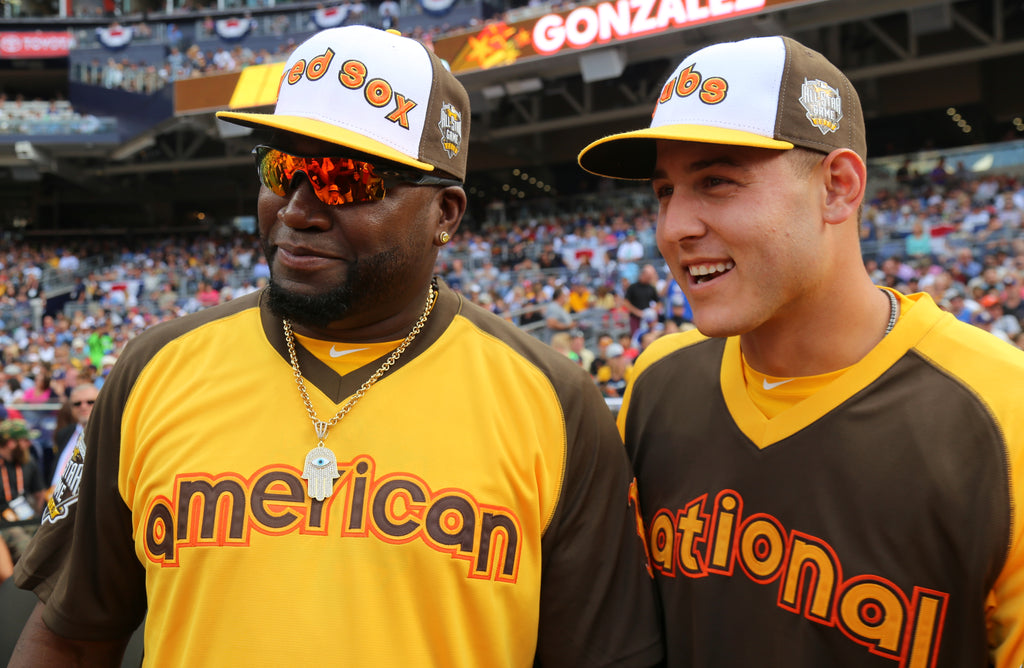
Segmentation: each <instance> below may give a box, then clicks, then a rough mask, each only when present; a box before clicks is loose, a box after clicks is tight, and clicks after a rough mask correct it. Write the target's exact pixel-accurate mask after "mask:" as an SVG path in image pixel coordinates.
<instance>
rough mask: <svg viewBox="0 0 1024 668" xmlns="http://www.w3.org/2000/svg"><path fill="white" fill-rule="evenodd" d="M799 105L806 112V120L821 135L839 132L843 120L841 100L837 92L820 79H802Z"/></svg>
mask: <svg viewBox="0 0 1024 668" xmlns="http://www.w3.org/2000/svg"><path fill="white" fill-rule="evenodd" d="M800 104H801V105H803V107H804V109H806V110H807V120H809V121H810V122H811V124H812V125H813V126H814V127H816V128H818V129H819V130H821V134H823V135H827V134H828V133H830V132H836V131H837V130H839V121H841V120H842V119H843V99H842V98H841V97H839V91H838V90H837V89H835V88H833V87H832V86H829V85H828V84H827V83H825V82H824V81H822V80H821V79H813V80H808V79H804V84H803V86H802V87H801V88H800Z"/></svg>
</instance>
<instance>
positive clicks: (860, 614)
mask: <svg viewBox="0 0 1024 668" xmlns="http://www.w3.org/2000/svg"><path fill="white" fill-rule="evenodd" d="M707 500H708V495H707V494H704V495H702V496H699V497H697V498H696V499H693V500H692V501H690V502H689V503H688V504H687V505H686V507H685V508H682V509H680V510H675V511H673V510H670V509H665V508H662V509H660V510H658V511H657V512H656V513H654V515H653V517H652V518H651V523H650V527H649V533H650V552H651V560H652V562H653V564H654V568H655V569H656V570H657V571H659V572H660V573H661V574H662V575H665V576H668V577H675V576H676V575H683V576H686V577H691V578H701V577H708V576H710V575H715V574H717V575H725V576H730V577H731V576H734V575H738V573H737V570H736V566H737V564H738V565H739V567H740V572H742V573H743V574H744V575H745V576H746V577H747V578H749V579H750V580H752V581H754V582H757V583H759V584H763V585H767V584H771V583H773V582H776V581H777V582H778V587H779V595H778V603H777V604H778V606H779V607H780V608H782V609H784V610H788V611H789V612H792V613H794V614H797V615H803V616H804V617H806V618H807V619H809V620H811V621H814V622H817V623H819V624H823V625H825V626H831V627H835V628H837V629H839V630H840V631H842V632H843V633H844V634H846V636H847V637H849V638H850V639H851V640H853V641H854V642H858V643H860V644H862V645H864V646H866V647H868V648H869V650H870V651H871V652H872V653H873V654H877V655H879V656H884V657H886V658H889V659H892V660H894V661H899V665H900V666H901V668H917V667H921V668H924V667H925V666H932V665H934V659H935V657H937V656H938V653H939V644H940V642H941V640H942V629H943V623H944V621H945V615H946V608H947V604H948V601H949V595H948V594H945V593H943V592H939V591H934V590H932V589H926V588H923V587H914V591H913V594H912V595H911V596H909V597H908V596H907V594H906V593H905V592H904V591H903V590H902V589H900V588H899V587H898V586H896V585H895V584H894V583H892V582H891V581H889V580H887V579H885V578H883V577H879V576H876V575H857V576H854V577H850V578H847V579H844V577H843V568H842V564H841V563H840V561H839V557H838V556H837V555H836V553H835V550H833V548H832V546H831V545H829V544H828V543H827V542H825V541H824V540H822V539H820V538H817V537H815V536H812V535H810V534H806V533H801V532H800V531H796V530H792V531H787V530H786V528H785V527H784V526H783V525H782V523H781V522H779V520H778V519H776V518H775V517H772V516H771V515H768V514H765V513H756V514H752V515H748V516H746V517H744V516H743V497H741V496H740V494H739V493H738V492H736V491H734V490H731V489H727V490H723V491H721V492H719V493H718V495H717V496H716V497H715V500H714V504H713V507H712V508H711V512H710V513H709V512H707V509H706V505H707Z"/></svg>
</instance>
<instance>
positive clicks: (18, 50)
mask: <svg viewBox="0 0 1024 668" xmlns="http://www.w3.org/2000/svg"><path fill="white" fill-rule="evenodd" d="M72 42H74V37H72V36H71V33H67V32H0V58H65V57H67V55H68V52H69V51H70V50H71V46H72Z"/></svg>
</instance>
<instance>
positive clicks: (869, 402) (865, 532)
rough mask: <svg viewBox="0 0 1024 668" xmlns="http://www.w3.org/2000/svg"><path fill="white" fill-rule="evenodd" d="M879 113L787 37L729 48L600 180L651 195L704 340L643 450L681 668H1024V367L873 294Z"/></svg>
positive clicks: (963, 332)
mask: <svg viewBox="0 0 1024 668" xmlns="http://www.w3.org/2000/svg"><path fill="white" fill-rule="evenodd" d="M865 159H866V142H865V135H864V121H863V117H862V111H861V107H860V102H859V100H858V97H857V93H856V91H855V90H854V88H853V86H852V85H851V84H850V82H849V81H848V80H847V78H846V77H845V76H844V75H843V74H842V73H841V72H840V71H839V70H838V69H837V68H835V67H834V66H833V65H832V64H831V63H829V62H828V61H827V60H826V59H825V58H824V57H823V56H821V54H819V53H817V52H815V51H813V50H811V49H809V48H807V47H805V46H803V45H801V44H799V43H797V42H795V41H793V40H791V39H789V38H784V37H763V38H754V39H749V40H743V41H739V42H729V43H721V44H715V45H711V46H709V47H706V48H704V49H701V50H699V51H697V52H696V53H694V54H692V55H690V56H688V57H687V58H686V59H684V60H683V62H682V63H680V65H679V66H678V67H677V69H676V71H675V72H674V73H673V75H672V76H671V77H670V78H669V80H668V81H667V82H666V84H665V86H664V88H663V92H662V94H661V96H660V97H659V99H658V102H657V104H656V107H655V111H654V115H653V119H652V122H651V125H650V127H648V128H645V129H642V130H637V131H633V132H626V133H622V134H618V135H612V136H610V137H605V138H603V139H600V140H597V141H595V142H594V143H592V144H591V145H589V146H588V147H586V148H585V149H584V150H583V151H582V152H581V154H580V165H581V166H582V167H583V168H585V169H587V170H588V171H591V172H593V173H596V174H600V175H604V176H610V177H614V178H627V179H650V181H651V184H652V187H653V188H654V192H655V194H656V196H657V198H658V202H659V213H658V223H657V241H658V248H659V250H660V252H661V254H662V255H663V256H664V258H665V260H666V261H667V263H668V265H669V267H670V269H671V271H672V274H673V276H674V277H675V279H676V280H677V281H678V282H679V285H680V286H681V287H682V289H683V292H684V293H685V295H686V298H687V300H688V302H689V303H690V304H691V306H692V308H693V321H694V323H695V324H696V326H697V328H698V331H692V332H688V333H683V334H678V335H669V336H664V337H662V338H660V339H658V340H657V341H655V342H654V343H653V344H652V345H651V346H650V348H648V349H647V350H646V351H645V352H644V353H643V354H642V355H641V356H640V358H639V359H638V360H637V364H636V366H635V369H634V374H633V377H632V380H631V381H630V384H629V386H628V388H627V392H626V396H625V398H624V402H623V407H622V410H621V411H620V413H619V428H620V431H621V432H622V434H623V437H624V440H625V443H626V447H627V450H628V451H629V453H630V456H631V458H632V461H633V463H634V468H635V471H636V473H637V477H638V484H639V489H640V494H639V496H640V507H641V508H642V509H643V519H644V523H645V526H646V531H647V535H648V543H649V545H650V550H651V558H652V562H653V565H654V568H655V576H656V580H657V582H658V587H659V592H660V594H661V600H662V606H663V609H664V621H665V628H666V636H667V638H666V640H667V646H668V663H669V665H670V666H687V667H693V666H696V667H698V668H717V667H719V666H753V665H770V666H786V667H787V668H804V667H807V668H810V667H819V666H830V667H837V666H842V667H854V666H856V667H857V668H865V667H870V668H888V667H892V668H896V667H897V666H898V667H900V668H909V667H915V668H925V667H927V668H940V667H941V668H964V667H968V666H970V667H976V668H985V667H986V666H988V665H989V664H990V662H991V663H992V664H994V665H995V666H996V667H997V668H1011V667H1012V668H1017V666H1019V664H1020V662H1021V661H1022V660H1024V541H1022V527H1021V520H1020V515H1019V511H1015V510H1014V508H1020V507H1021V501H1022V500H1024V474H1022V467H1024V461H1022V458H1024V411H1021V410H1020V407H1021V406H1022V405H1024V356H1022V355H1021V353H1020V351H1017V350H1014V349H1013V348H1011V347H1010V346H1007V345H1006V344H1005V343H1002V342H1000V341H998V340H997V339H996V338H995V337H992V336H990V335H987V334H985V333H983V332H980V331H978V330H977V328H972V327H970V326H968V325H965V324H964V323H962V322H960V321H958V320H956V319H955V318H954V317H953V316H951V315H950V314H948V313H944V312H943V311H941V310H939V308H938V307H937V306H936V305H935V304H934V302H933V301H932V300H931V299H930V298H929V297H928V296H927V295H924V294H915V295H909V296H904V295H901V294H898V293H896V292H894V291H892V290H888V289H881V288H879V287H877V286H875V285H873V284H872V282H871V280H870V278H869V275H868V273H867V271H866V270H865V268H864V263H863V260H862V258H861V254H860V248H859V236H858V229H859V212H860V207H861V202H862V200H863V197H864V190H865V179H866V168H865Z"/></svg>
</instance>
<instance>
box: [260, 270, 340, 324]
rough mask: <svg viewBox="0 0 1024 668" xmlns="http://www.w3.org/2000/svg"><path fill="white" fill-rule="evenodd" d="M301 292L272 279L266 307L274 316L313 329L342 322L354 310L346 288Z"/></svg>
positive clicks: (306, 286)
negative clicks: (351, 309)
mask: <svg viewBox="0 0 1024 668" xmlns="http://www.w3.org/2000/svg"><path fill="white" fill-rule="evenodd" d="M303 287H304V288H307V290H303V291H298V290H292V289H289V286H288V284H287V283H285V284H284V285H282V284H281V283H279V282H277V281H274V280H271V282H270V286H269V290H268V291H267V305H268V306H269V308H270V310H271V311H273V313H274V314H275V315H277V316H279V317H281V318H287V319H288V320H291V321H292V322H295V323H299V324H302V325H308V326H313V327H324V326H326V325H329V324H331V323H332V322H336V321H338V320H341V319H342V318H343V317H344V316H345V315H346V314H347V313H348V312H349V310H350V308H351V295H350V294H349V290H348V288H347V287H346V286H340V287H337V288H334V289H332V290H322V289H321V290H317V291H312V290H308V289H309V288H311V286H309V285H304V286H303Z"/></svg>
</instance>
